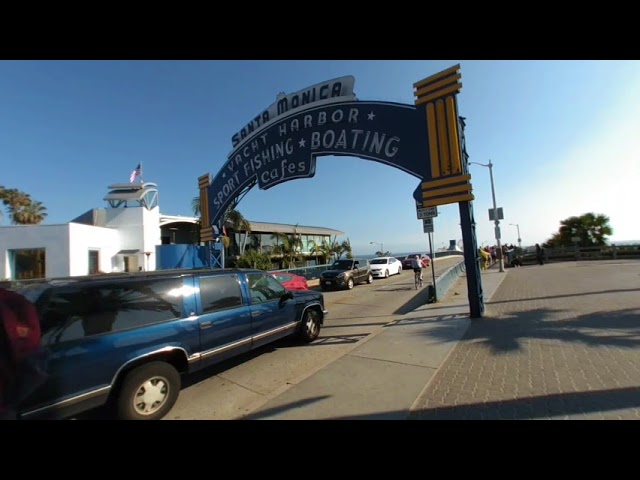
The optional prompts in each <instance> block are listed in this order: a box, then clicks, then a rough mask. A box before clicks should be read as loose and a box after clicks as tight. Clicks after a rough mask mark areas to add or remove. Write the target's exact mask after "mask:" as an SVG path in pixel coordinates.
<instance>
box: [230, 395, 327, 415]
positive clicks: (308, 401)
mask: <svg viewBox="0 0 640 480" xmlns="http://www.w3.org/2000/svg"><path fill="white" fill-rule="evenodd" d="M329 397H330V395H320V396H317V397H311V398H305V399H304V400H298V401H296V402H292V403H287V404H286V405H282V406H281V407H274V408H268V409H266V410H261V411H260V412H255V413H250V414H248V415H246V416H244V417H241V418H239V420H268V418H265V417H269V416H271V415H275V414H278V413H280V412H288V411H290V410H295V409H296V408H299V407H303V406H306V405H310V404H312V403H316V402H319V401H321V400H324V399H325V398H329Z"/></svg>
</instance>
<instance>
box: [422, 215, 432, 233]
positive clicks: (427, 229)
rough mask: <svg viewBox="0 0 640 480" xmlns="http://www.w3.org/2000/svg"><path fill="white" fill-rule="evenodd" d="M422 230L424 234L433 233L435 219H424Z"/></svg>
mask: <svg viewBox="0 0 640 480" xmlns="http://www.w3.org/2000/svg"><path fill="white" fill-rule="evenodd" d="M422 230H423V231H424V233H433V218H423V219H422Z"/></svg>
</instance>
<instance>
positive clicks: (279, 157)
mask: <svg viewBox="0 0 640 480" xmlns="http://www.w3.org/2000/svg"><path fill="white" fill-rule="evenodd" d="M424 152H428V144H427V136H426V125H425V114H424V112H420V109H418V108H416V107H415V106H413V105H403V104H397V103H387V102H357V101H355V102H338V103H332V104H329V105H324V106H319V107H311V108H307V109H304V110H303V111H301V112H299V113H295V114H293V115H288V116H286V117H285V118H283V119H281V120H278V121H275V122H272V123H271V124H269V125H268V126H267V127H266V128H264V129H262V130H260V131H258V132H256V133H254V134H253V135H252V136H251V137H248V138H247V139H246V140H245V141H244V142H243V143H241V144H240V145H239V146H237V147H236V148H235V149H234V150H233V151H232V152H231V153H230V154H229V156H228V159H227V162H226V163H225V164H224V165H223V167H222V168H221V169H220V171H219V172H218V174H217V175H216V176H215V177H214V179H213V182H212V183H211V186H210V187H209V212H210V220H211V222H212V223H218V221H219V220H220V218H221V217H222V215H223V213H224V211H225V210H226V208H227V207H228V206H229V204H230V203H231V202H232V201H233V200H234V199H235V198H236V197H237V196H238V195H239V194H240V193H241V192H242V191H243V190H244V189H245V188H246V187H247V186H249V185H251V184H252V183H254V182H255V183H257V185H258V187H259V188H260V189H262V190H266V189H269V188H271V187H274V186H276V185H279V184H281V183H283V182H286V181H289V180H294V179H296V178H310V177H313V176H314V175H315V172H316V158H317V157H319V156H323V155H345V156H350V157H360V158H365V159H368V160H373V161H376V162H381V163H384V164H387V165H390V166H392V167H396V168H399V169H400V170H403V171H405V172H407V173H410V174H412V175H414V176H416V177H417V178H419V179H425V178H429V176H430V172H429V167H428V165H429V164H428V158H426V159H425V154H424ZM425 160H426V161H425Z"/></svg>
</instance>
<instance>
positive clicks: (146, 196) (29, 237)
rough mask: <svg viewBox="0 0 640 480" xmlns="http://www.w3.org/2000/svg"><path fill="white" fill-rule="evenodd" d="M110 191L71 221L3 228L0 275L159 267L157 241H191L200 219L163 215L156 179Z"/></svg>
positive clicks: (38, 275) (60, 274)
mask: <svg viewBox="0 0 640 480" xmlns="http://www.w3.org/2000/svg"><path fill="white" fill-rule="evenodd" d="M109 190H110V191H109V193H108V194H107V196H106V197H105V198H104V199H105V200H106V201H107V202H108V207H106V208H98V209H91V210H89V211H88V212H85V213H84V214H82V215H80V216H79V217H77V218H75V219H73V220H72V221H71V222H69V223H67V224H61V225H16V226H3V227H0V280H1V279H3V278H4V279H8V280H17V279H28V278H42V277H66V276H76V275H87V274H93V273H97V272H135V271H138V270H155V267H156V257H155V256H156V246H157V245H166V244H175V243H190V242H191V238H192V232H193V229H194V224H196V223H197V222H198V218H196V217H179V216H169V215H162V214H161V213H160V209H159V207H158V201H157V198H158V190H157V186H156V185H155V184H153V183H143V184H122V185H120V184H118V185H111V186H110V187H109Z"/></svg>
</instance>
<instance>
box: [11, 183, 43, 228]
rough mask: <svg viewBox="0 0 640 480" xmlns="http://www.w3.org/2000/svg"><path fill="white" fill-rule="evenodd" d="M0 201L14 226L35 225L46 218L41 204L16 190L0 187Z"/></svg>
mask: <svg viewBox="0 0 640 480" xmlns="http://www.w3.org/2000/svg"><path fill="white" fill-rule="evenodd" d="M0 200H1V201H2V204H3V205H4V206H5V207H6V209H7V211H8V212H9V218H10V219H11V223H13V224H14V225H37V224H39V223H41V222H42V221H43V220H44V219H45V218H46V217H47V209H46V207H45V206H44V205H43V204H42V202H36V201H33V200H32V199H31V196H30V195H29V194H28V193H24V192H21V191H20V190H18V189H15V188H6V187H3V186H1V185H0Z"/></svg>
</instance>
